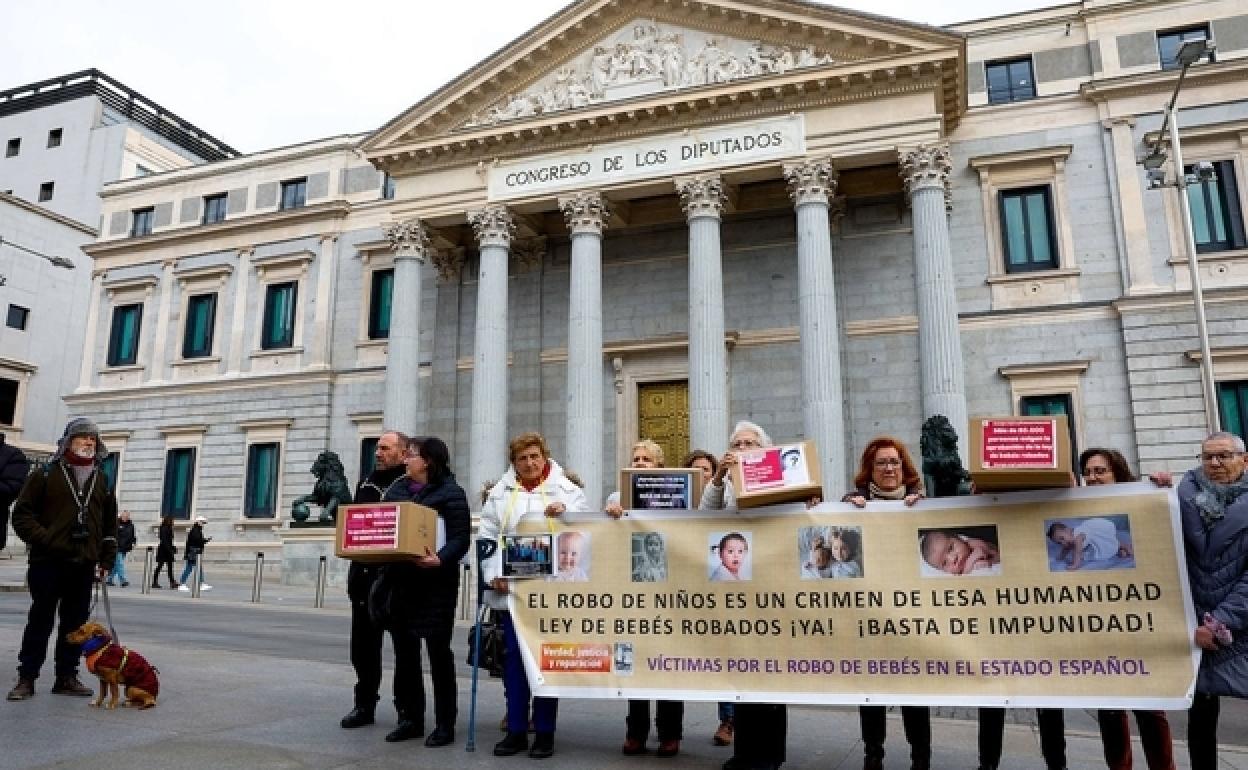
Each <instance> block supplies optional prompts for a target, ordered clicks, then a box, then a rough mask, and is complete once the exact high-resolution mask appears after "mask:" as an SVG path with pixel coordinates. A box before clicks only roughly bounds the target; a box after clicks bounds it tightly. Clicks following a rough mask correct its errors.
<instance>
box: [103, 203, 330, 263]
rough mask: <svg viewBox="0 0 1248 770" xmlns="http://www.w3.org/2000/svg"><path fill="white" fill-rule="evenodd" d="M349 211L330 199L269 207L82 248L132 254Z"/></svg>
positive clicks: (264, 230) (319, 218) (106, 252)
mask: <svg viewBox="0 0 1248 770" xmlns="http://www.w3.org/2000/svg"><path fill="white" fill-rule="evenodd" d="M350 213H351V204H350V203H348V202H347V201H329V202H327V203H316V204H313V205H311V206H301V207H300V208H297V209H285V210H278V211H270V212H268V213H266V214H255V215H252V216H249V217H239V218H237V219H227V220H225V221H223V222H215V223H213V224H210V225H193V226H190V227H178V228H173V229H170V230H166V231H163V232H159V233H154V234H152V235H142V236H139V237H137V238H118V239H115V240H111V241H98V242H96V243H92V244H88V245H86V246H83V247H82V250H83V252H84V253H86V254H87V255H88V256H91V257H107V256H112V255H114V254H129V253H133V252H136V251H146V250H150V249H155V248H159V247H162V246H168V245H169V244H171V243H177V244H178V245H179V246H182V245H185V244H195V243H197V242H199V241H203V240H209V239H213V238H219V237H221V236H222V235H238V234H241V233H252V232H254V233H257V234H262V235H263V234H266V233H267V231H270V230H272V229H273V228H274V227H280V226H282V225H292V224H300V223H304V222H312V221H317V220H325V221H333V220H337V219H343V218H345V217H346V216H347V215H348V214H350Z"/></svg>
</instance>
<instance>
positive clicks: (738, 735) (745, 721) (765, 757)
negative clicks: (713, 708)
mask: <svg viewBox="0 0 1248 770" xmlns="http://www.w3.org/2000/svg"><path fill="white" fill-rule="evenodd" d="M771 445H772V442H771V437H770V436H768V435H767V432H766V431H764V430H763V429H762V428H761V427H759V426H758V425H755V424H754V423H752V422H748V421H745V420H742V421H741V422H739V423H737V425H736V427H735V428H733V429H732V435H731V436H730V437H729V439H728V447H729V449H728V451H727V452H725V453H724V457H723V459H722V460H720V462H719V467H717V468H716V469H715V473H714V475H712V476H711V480H710V483H708V484H707V485H706V488H705V489H703V490H702V502H701V504H700V505H699V506H698V507H699V508H701V509H702V510H711V511H714V510H734V509H736V507H737V496H736V492H735V491H734V490H733V488H732V483H731V482H729V481H727V476H728V471H730V470H731V469H732V467H733V466H734V465H736V464H737V453H739V452H748V451H749V450H751V449H762V448H763V447H769V446H771ZM733 721H734V725H733V726H734V732H735V736H734V743H733V747H732V749H733V750H732V759H729V760H728V761H727V762H725V763H724V765H723V768H724V770H753V769H754V768H776V767H780V765H782V764H784V760H785V751H784V743H785V731H786V726H787V722H788V712H787V710H786V709H785V706H784V704H783V703H737V704H736V706H735V708H734V714H733Z"/></svg>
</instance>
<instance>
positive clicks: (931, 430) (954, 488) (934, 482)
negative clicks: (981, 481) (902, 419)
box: [919, 414, 971, 497]
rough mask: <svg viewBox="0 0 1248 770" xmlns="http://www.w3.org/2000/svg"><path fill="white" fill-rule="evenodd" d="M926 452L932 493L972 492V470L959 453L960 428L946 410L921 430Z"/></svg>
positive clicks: (926, 479)
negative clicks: (951, 421)
mask: <svg viewBox="0 0 1248 770" xmlns="http://www.w3.org/2000/svg"><path fill="white" fill-rule="evenodd" d="M919 451H920V452H922V453H923V477H924V479H923V483H924V486H925V487H926V488H927V494H928V496H929V497H953V496H955V495H969V494H970V493H971V474H969V473H967V472H966V468H963V467H962V458H961V457H959V456H958V432H957V431H956V430H954V429H953V425H951V424H950V422H949V418H947V417H945V416H944V415H943V414H937V415H932V416H931V417H929V418H927V420H926V421H925V422H924V423H923V429H922V432H921V433H920V434H919Z"/></svg>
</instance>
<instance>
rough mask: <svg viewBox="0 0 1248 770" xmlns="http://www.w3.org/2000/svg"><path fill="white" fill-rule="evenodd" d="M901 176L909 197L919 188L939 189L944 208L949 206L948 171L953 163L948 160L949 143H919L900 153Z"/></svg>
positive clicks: (951, 168)
mask: <svg viewBox="0 0 1248 770" xmlns="http://www.w3.org/2000/svg"><path fill="white" fill-rule="evenodd" d="M899 165H900V166H901V169H900V172H901V178H902V179H903V180H904V181H905V184H906V194H907V195H908V196H910V197H911V198H913V197H914V194H915V193H916V192H918V191H919V190H927V189H933V188H936V189H939V190H940V191H941V192H943V193H944V195H945V208H946V209H949V208H951V200H950V187H949V172H950V171H952V170H953V164H952V163H951V162H950V160H949V145H947V144H934V145H921V146H919V147H916V148H914V149H913V150H907V151H905V152H902V153H901V157H900V164H899Z"/></svg>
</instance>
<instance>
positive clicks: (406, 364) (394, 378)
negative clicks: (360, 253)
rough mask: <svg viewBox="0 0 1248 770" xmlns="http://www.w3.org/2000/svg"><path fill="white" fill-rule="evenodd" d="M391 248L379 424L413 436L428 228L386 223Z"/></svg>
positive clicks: (417, 406)
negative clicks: (391, 273)
mask: <svg viewBox="0 0 1248 770" xmlns="http://www.w3.org/2000/svg"><path fill="white" fill-rule="evenodd" d="M383 231H384V232H385V235H386V240H388V241H390V248H391V249H393V250H394V284H393V286H392V287H391V298H390V308H391V311H390V337H389V341H388V343H387V346H386V348H387V352H386V393H385V404H384V409H383V414H384V417H383V419H382V422H383V423H384V427H385V428H386V429H387V430H399V431H403V432H404V433H408V434H411V435H416V434H417V433H419V432H420V428H421V427H422V426H421V423H420V420H421V418H422V417H423V414H422V412H423V410H422V409H421V403H420V301H421V298H422V296H423V294H424V286H423V282H422V277H423V276H422V275H421V273H422V269H423V268H424V265H425V259H426V258H427V257H428V254H429V248H430V247H429V232H428V230H426V229H425V226H424V224H423V223H422V222H421V221H420V220H419V219H409V220H407V221H404V222H395V223H393V224H390V225H386V226H385V228H384V230H383Z"/></svg>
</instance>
